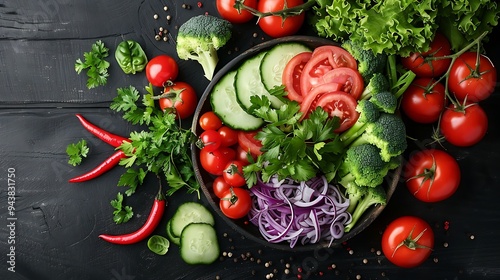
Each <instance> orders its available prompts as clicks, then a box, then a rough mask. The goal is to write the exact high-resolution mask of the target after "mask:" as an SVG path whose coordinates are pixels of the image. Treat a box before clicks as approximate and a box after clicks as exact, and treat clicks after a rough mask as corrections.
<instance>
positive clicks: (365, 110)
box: [340, 99, 380, 147]
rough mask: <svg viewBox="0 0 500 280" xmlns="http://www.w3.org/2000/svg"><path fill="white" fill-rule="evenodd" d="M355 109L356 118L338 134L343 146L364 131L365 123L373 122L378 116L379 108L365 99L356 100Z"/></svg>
mask: <svg viewBox="0 0 500 280" xmlns="http://www.w3.org/2000/svg"><path fill="white" fill-rule="evenodd" d="M356 111H357V112H358V113H359V117H358V119H357V120H356V122H355V123H354V125H353V126H351V127H350V128H349V129H347V130H346V131H344V132H343V133H342V134H341V135H340V141H342V144H343V145H344V147H345V146H347V145H349V144H350V143H351V142H352V141H354V140H356V138H358V137H359V136H360V135H361V134H362V133H363V132H364V131H365V128H366V125H367V124H368V123H372V122H375V121H376V120H377V119H378V118H379V116H380V110H379V108H378V107H377V106H376V105H375V104H374V103H372V102H370V101H368V100H365V99H362V100H359V101H358V105H357V106H356Z"/></svg>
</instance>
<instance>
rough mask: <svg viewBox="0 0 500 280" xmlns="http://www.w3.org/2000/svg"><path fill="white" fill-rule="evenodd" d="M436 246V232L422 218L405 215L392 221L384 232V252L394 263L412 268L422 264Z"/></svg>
mask: <svg viewBox="0 0 500 280" xmlns="http://www.w3.org/2000/svg"><path fill="white" fill-rule="evenodd" d="M433 248H434V232H433V230H432V228H431V226H430V225H429V224H428V223H427V222H426V221H424V220H423V219H421V218H418V217H413V216H403V217H400V218H397V219H395V220H394V221H392V222H391V223H390V224H389V225H388V226H387V228H386V229H385V231H384V233H383V234H382V252H383V253H384V255H385V257H386V258H387V259H388V260H389V261H390V262H392V263H393V264H395V265H397V266H400V267H404V268H411V267H416V266H419V265H421V264H422V263H423V262H424V261H425V260H427V258H429V256H430V254H431V252H432V250H433Z"/></svg>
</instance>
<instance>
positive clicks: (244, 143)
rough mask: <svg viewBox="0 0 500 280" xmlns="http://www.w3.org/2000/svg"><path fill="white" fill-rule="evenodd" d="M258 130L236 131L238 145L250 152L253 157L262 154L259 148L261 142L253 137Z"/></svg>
mask: <svg viewBox="0 0 500 280" xmlns="http://www.w3.org/2000/svg"><path fill="white" fill-rule="evenodd" d="M257 132H258V131H239V132H238V145H240V147H241V148H242V149H243V150H244V151H248V152H250V154H251V155H252V156H253V157H257V156H259V155H261V154H262V151H261V150H260V149H261V148H262V143H261V142H260V141H259V140H257V139H256V138H255V136H256V135H257Z"/></svg>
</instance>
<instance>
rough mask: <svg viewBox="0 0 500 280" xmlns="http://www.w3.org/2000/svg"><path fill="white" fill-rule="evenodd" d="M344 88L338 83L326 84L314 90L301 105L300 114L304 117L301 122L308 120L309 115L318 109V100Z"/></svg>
mask: <svg viewBox="0 0 500 280" xmlns="http://www.w3.org/2000/svg"><path fill="white" fill-rule="evenodd" d="M341 88H342V85H341V84H338V83H326V84H322V85H319V86H317V87H315V88H313V89H312V90H311V91H310V92H309V93H308V94H307V95H306V96H305V97H304V100H303V101H302V103H301V104H300V112H301V113H302V117H301V118H300V120H303V119H304V118H307V117H308V116H309V114H310V113H311V112H312V111H314V109H316V107H317V103H318V99H319V98H320V97H321V96H322V95H323V94H325V93H329V92H337V91H339V90H340V89H341Z"/></svg>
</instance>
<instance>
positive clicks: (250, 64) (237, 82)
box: [234, 51, 283, 111]
mask: <svg viewBox="0 0 500 280" xmlns="http://www.w3.org/2000/svg"><path fill="white" fill-rule="evenodd" d="M265 55H266V52H265V51H263V52H260V53H258V54H257V55H255V56H254V57H251V58H250V59H247V60H246V61H245V62H244V63H243V64H242V65H241V66H240V67H239V68H238V70H237V72H236V77H235V78H234V88H235V90H236V98H238V102H239V103H240V105H241V107H243V109H245V110H246V111H248V109H249V108H250V106H252V102H251V101H250V97H252V96H254V95H258V96H263V95H265V96H267V98H269V100H270V101H271V106H272V107H273V108H279V107H281V106H282V105H283V102H282V101H281V100H279V99H278V98H277V97H276V96H273V95H271V94H269V92H268V91H267V89H266V87H265V86H264V83H262V77H261V76H260V64H261V62H262V59H263V58H264V56H265Z"/></svg>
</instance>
